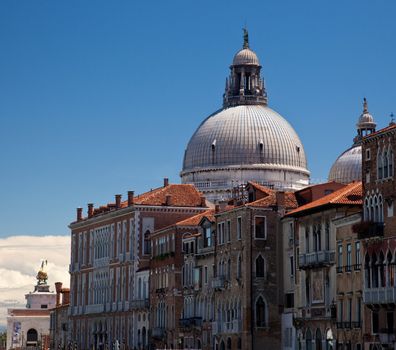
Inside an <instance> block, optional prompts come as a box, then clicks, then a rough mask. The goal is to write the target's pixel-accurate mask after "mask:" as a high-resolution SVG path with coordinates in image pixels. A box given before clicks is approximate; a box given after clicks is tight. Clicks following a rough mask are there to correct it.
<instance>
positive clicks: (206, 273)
mask: <svg viewBox="0 0 396 350" xmlns="http://www.w3.org/2000/svg"><path fill="white" fill-rule="evenodd" d="M205 284H208V267H207V266H205Z"/></svg>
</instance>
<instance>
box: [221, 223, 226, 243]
mask: <svg viewBox="0 0 396 350" xmlns="http://www.w3.org/2000/svg"><path fill="white" fill-rule="evenodd" d="M224 243H225V223H224V222H222V223H221V244H224Z"/></svg>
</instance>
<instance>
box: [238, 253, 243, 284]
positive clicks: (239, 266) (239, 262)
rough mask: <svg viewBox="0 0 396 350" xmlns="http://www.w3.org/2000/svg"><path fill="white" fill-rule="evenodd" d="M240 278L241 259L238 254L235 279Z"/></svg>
mask: <svg viewBox="0 0 396 350" xmlns="http://www.w3.org/2000/svg"><path fill="white" fill-rule="evenodd" d="M241 277H242V257H241V255H240V254H239V256H238V263H237V278H241Z"/></svg>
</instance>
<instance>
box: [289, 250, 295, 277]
mask: <svg viewBox="0 0 396 350" xmlns="http://www.w3.org/2000/svg"><path fill="white" fill-rule="evenodd" d="M289 262H290V277H291V278H293V276H294V257H293V255H291V256H289Z"/></svg>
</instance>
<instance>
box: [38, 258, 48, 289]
mask: <svg viewBox="0 0 396 350" xmlns="http://www.w3.org/2000/svg"><path fill="white" fill-rule="evenodd" d="M44 266H47V260H44V259H41V264H40V270H39V271H38V272H37V276H36V279H37V284H38V285H43V284H47V279H48V274H47V272H45V271H44Z"/></svg>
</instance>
